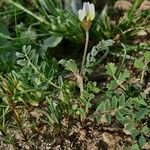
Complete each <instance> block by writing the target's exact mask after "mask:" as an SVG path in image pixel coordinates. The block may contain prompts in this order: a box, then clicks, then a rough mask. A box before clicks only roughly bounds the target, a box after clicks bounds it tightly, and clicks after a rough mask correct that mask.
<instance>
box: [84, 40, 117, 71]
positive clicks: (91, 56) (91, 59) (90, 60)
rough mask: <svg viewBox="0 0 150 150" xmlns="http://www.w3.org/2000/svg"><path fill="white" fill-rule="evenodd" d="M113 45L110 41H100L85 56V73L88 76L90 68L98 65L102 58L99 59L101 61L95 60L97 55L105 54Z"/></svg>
mask: <svg viewBox="0 0 150 150" xmlns="http://www.w3.org/2000/svg"><path fill="white" fill-rule="evenodd" d="M113 43H114V42H113V41H112V40H107V41H104V40H102V41H101V42H99V43H98V44H97V45H96V46H94V47H93V48H92V50H91V52H90V53H88V54H87V61H86V64H85V72H87V73H89V74H90V73H91V72H92V68H93V67H94V66H96V65H99V64H100V62H101V61H102V59H103V57H101V59H99V60H97V59H96V56H97V54H98V53H99V52H101V51H106V52H105V54H106V53H108V52H109V47H110V46H112V45H113Z"/></svg>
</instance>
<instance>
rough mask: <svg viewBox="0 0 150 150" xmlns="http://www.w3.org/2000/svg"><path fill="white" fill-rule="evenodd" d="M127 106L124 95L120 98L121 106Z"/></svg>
mask: <svg viewBox="0 0 150 150" xmlns="http://www.w3.org/2000/svg"><path fill="white" fill-rule="evenodd" d="M124 105H125V96H124V95H123V94H122V95H121V96H120V98H119V106H124Z"/></svg>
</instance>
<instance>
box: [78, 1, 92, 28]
mask: <svg viewBox="0 0 150 150" xmlns="http://www.w3.org/2000/svg"><path fill="white" fill-rule="evenodd" d="M78 15H79V19H80V21H81V22H82V23H83V26H86V28H87V27H88V26H89V28H90V26H91V22H92V21H93V20H94V18H95V7H94V4H93V3H91V4H90V3H89V2H85V3H83V8H82V9H80V10H79V11H78Z"/></svg>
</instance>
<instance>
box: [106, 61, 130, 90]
mask: <svg viewBox="0 0 150 150" xmlns="http://www.w3.org/2000/svg"><path fill="white" fill-rule="evenodd" d="M106 70H107V71H106V73H107V74H108V75H110V76H112V77H113V79H114V80H112V81H111V82H110V83H109V84H108V85H107V88H108V89H109V90H113V89H115V88H117V87H118V86H120V87H121V88H122V89H123V90H126V89H125V87H124V86H123V83H124V82H125V81H126V80H127V79H128V78H129V77H130V73H129V71H128V70H127V69H125V70H124V71H123V72H121V73H120V74H119V76H118V77H117V76H116V71H117V68H116V66H115V64H113V63H109V64H107V65H106Z"/></svg>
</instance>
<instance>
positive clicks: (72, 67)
mask: <svg viewBox="0 0 150 150" xmlns="http://www.w3.org/2000/svg"><path fill="white" fill-rule="evenodd" d="M59 63H60V64H62V65H64V66H65V69H66V70H68V71H71V72H73V73H75V74H76V73H77V72H78V71H79V70H78V67H77V64H76V62H75V61H74V60H72V59H69V60H67V61H65V60H60V61H59Z"/></svg>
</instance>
